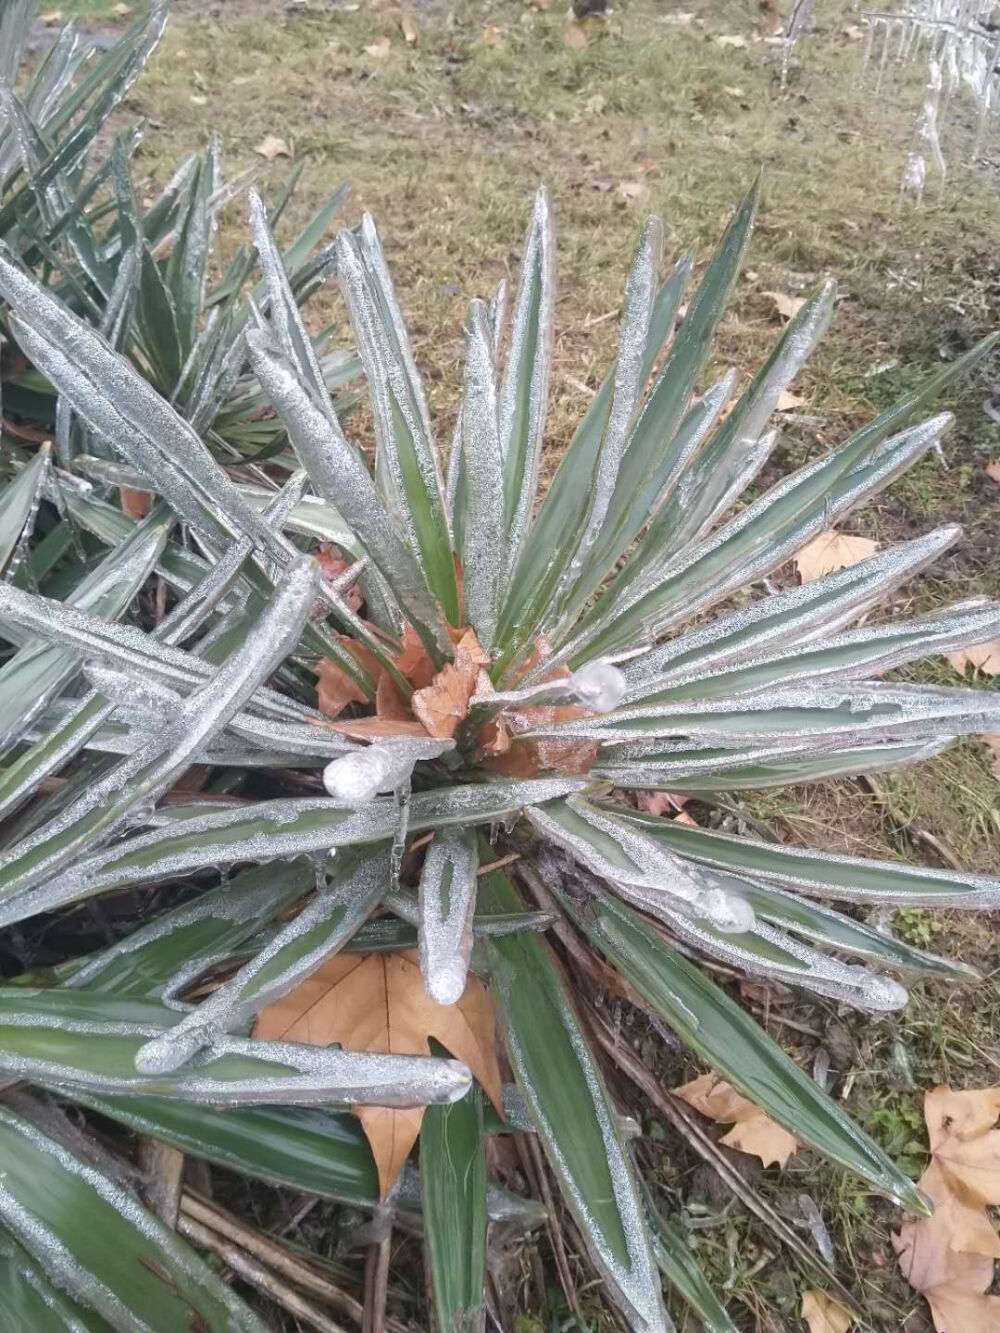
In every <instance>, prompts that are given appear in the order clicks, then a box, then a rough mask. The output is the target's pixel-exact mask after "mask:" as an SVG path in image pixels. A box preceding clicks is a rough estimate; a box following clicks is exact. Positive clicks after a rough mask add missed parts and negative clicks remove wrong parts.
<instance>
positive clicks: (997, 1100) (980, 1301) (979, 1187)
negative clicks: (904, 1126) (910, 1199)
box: [892, 1087, 1000, 1333]
mask: <svg viewBox="0 0 1000 1333" xmlns="http://www.w3.org/2000/svg"><path fill="white" fill-rule="evenodd" d="M998 1114H1000V1088H982V1089H973V1090H970V1091H967V1092H953V1091H952V1090H951V1088H946V1087H938V1088H934V1089H933V1091H931V1092H929V1093H927V1095H926V1096H925V1098H924V1119H925V1121H926V1123H927V1134H928V1139H929V1145H930V1151H931V1162H930V1165H929V1166H928V1168H927V1170H926V1171H925V1172H924V1174H923V1175H922V1176H921V1178H920V1181H919V1187H920V1189H921V1190H922V1191H923V1192H924V1194H926V1195H927V1197H928V1198H929V1199H930V1200H931V1202H932V1203H933V1205H934V1213H933V1215H932V1216H931V1217H922V1218H920V1219H919V1220H917V1221H914V1222H906V1223H904V1224H903V1226H902V1227H901V1228H900V1230H899V1232H898V1233H897V1234H896V1235H894V1236H893V1238H892V1242H893V1246H894V1248H895V1250H896V1255H897V1258H898V1261H899V1266H900V1268H901V1269H902V1271H903V1274H904V1276H905V1277H906V1280H907V1281H908V1282H909V1283H910V1285H911V1286H912V1287H913V1288H914V1289H915V1290H916V1291H919V1292H920V1293H921V1294H922V1295H923V1296H924V1298H925V1300H926V1301H927V1303H928V1305H929V1306H930V1310H931V1316H932V1318H933V1320H934V1327H935V1328H936V1329H937V1330H938V1333H957V1331H958V1330H959V1329H961V1331H962V1333H979V1331H980V1330H983V1331H984V1333H986V1331H987V1330H988V1331H990V1333H995V1330H997V1329H1000V1298H998V1297H996V1296H987V1295H986V1292H987V1291H988V1289H989V1287H990V1286H991V1284H992V1282H993V1261H994V1259H997V1258H1000V1237H998V1236H997V1234H996V1231H995V1230H994V1228H993V1224H992V1222H991V1221H990V1218H989V1216H988V1214H987V1212H986V1207H987V1206H988V1205H993V1204H995V1203H997V1202H1000V1130H998V1129H995V1128H994V1126H995V1125H996V1122H997V1116H998Z"/></svg>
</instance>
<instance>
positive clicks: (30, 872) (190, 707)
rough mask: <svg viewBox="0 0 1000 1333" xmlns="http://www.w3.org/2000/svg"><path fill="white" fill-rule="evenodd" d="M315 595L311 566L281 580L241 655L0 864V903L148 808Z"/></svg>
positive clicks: (236, 702) (285, 646) (263, 674)
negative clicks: (136, 810) (142, 806)
mask: <svg viewBox="0 0 1000 1333" xmlns="http://www.w3.org/2000/svg"><path fill="white" fill-rule="evenodd" d="M315 589H316V564H315V561H313V560H312V559H310V558H308V557H303V558H301V559H300V560H299V561H298V562H297V563H296V564H294V565H293V566H292V567H291V568H290V569H289V571H288V573H287V574H286V575H285V576H284V578H283V579H282V581H281V583H280V584H279V586H278V588H277V589H276V592H275V596H274V598H273V599H272V600H271V602H270V603H269V604H268V605H267V606H266V607H265V609H264V611H263V612H262V614H261V616H260V619H259V620H258V622H257V623H256V624H255V625H254V627H253V628H252V629H251V631H250V633H249V634H248V636H247V638H246V640H245V642H244V644H243V648H242V650H241V651H239V652H237V653H235V654H234V655H233V656H232V657H230V658H229V659H228V661H227V662H226V663H225V664H224V665H223V666H222V667H220V668H219V669H218V671H217V672H216V673H215V675H214V676H213V677H212V678H211V680H210V682H209V684H208V685H206V686H205V687H204V688H203V689H201V690H199V691H196V692H195V693H194V694H192V695H191V696H190V697H189V698H188V699H186V700H185V701H184V703H183V704H182V705H181V707H179V708H178V709H177V710H176V712H175V714H174V716H173V717H172V718H170V719H168V720H166V721H165V725H164V726H163V728H162V730H161V732H160V733H159V734H157V735H156V736H155V737H153V738H152V739H151V740H150V741H149V743H148V744H147V745H145V746H143V747H142V748H141V749H140V750H138V751H137V752H136V753H135V754H134V755H132V756H130V757H129V758H128V759H126V760H124V761H123V762H122V763H121V764H119V765H118V766H117V767H116V768H114V769H113V770H112V771H111V773H109V774H107V775H106V776H104V777H103V778H100V779H98V781H97V782H95V783H94V784H93V785H92V786H91V787H90V788H89V789H88V790H86V791H85V792H84V793H83V794H82V795H81V796H79V797H78V798H77V800H76V801H74V802H72V804H71V805H69V806H68V807H67V808H66V809H64V810H62V811H61V812H60V813H59V814H58V815H56V816H55V818H54V819H52V820H50V821H49V823H47V824H45V825H43V826H42V827H41V828H40V829H38V830H37V831H36V832H34V833H33V834H29V836H28V837H26V838H24V839H22V840H21V841H20V842H19V843H16V844H15V845H14V847H12V848H11V849H10V850H9V851H8V852H6V853H5V854H4V856H3V857H0V895H2V897H3V898H4V899H6V900H9V899H11V898H13V897H16V896H17V895H18V894H21V893H23V892H24V891H25V890H26V889H28V888H30V887H32V886H33V885H36V884H39V883H40V882H42V881H44V880H46V879H49V880H51V877H52V876H53V875H54V874H55V873H56V871H57V870H58V869H60V868H64V867H66V866H67V865H68V864H69V863H70V862H71V861H72V860H74V859H75V857H76V856H78V855H79V853H80V851H81V850H82V849H83V848H85V847H88V848H93V847H94V846H95V845H98V844H99V843H100V842H101V841H106V840H107V839H108V838H109V837H111V836H112V834H113V833H114V832H115V831H116V829H117V828H119V827H120V826H121V824H122V822H123V821H124V819H125V817H126V815H127V814H128V812H129V810H131V809H132V808H133V807H134V806H136V805H138V804H140V803H145V802H150V801H153V802H155V801H156V800H157V798H158V797H159V796H160V795H161V793H162V792H164V791H166V790H168V789H169V787H170V786H171V785H172V784H173V783H174V782H175V781H176V779H177V778H178V777H179V776H180V775H181V774H182V773H183V772H184V771H185V769H186V768H187V767H188V765H189V764H190V763H191V760H192V756H193V755H194V754H197V753H198V751H199V750H200V749H201V748H202V747H203V746H204V745H205V743H206V741H208V740H209V739H210V738H211V737H212V736H213V735H215V733H216V732H217V731H219V730H220V729H221V728H222V727H224V726H225V725H226V723H227V722H228V721H229V720H230V719H231V718H232V716H233V715H234V713H236V712H237V711H238V710H239V709H240V707H241V706H242V705H243V704H244V703H245V702H246V700H247V699H248V698H249V697H250V696H251V695H252V694H253V692H254V690H255V689H257V688H258V687H259V686H260V685H261V684H262V683H263V682H264V681H265V680H266V679H267V678H268V676H270V674H271V672H272V671H273V670H274V668H275V667H276V666H277V665H278V664H279V662H280V661H281V660H282V659H283V657H284V656H285V655H286V653H288V652H289V650H290V649H291V648H292V647H293V646H294V645H295V644H296V643H297V642H298V636H299V634H300V633H301V631H302V626H303V625H304V623H305V619H306V615H307V614H308V612H309V609H310V607H311V604H312V599H313V597H314V596H315Z"/></svg>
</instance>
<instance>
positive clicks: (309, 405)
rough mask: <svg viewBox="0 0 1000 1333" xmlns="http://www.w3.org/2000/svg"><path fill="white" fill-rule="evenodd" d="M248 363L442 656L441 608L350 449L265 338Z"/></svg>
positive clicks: (253, 345) (322, 490) (326, 489)
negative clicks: (435, 601)
mask: <svg viewBox="0 0 1000 1333" xmlns="http://www.w3.org/2000/svg"><path fill="white" fill-rule="evenodd" d="M247 346H248V348H249V351H250V360H251V363H252V365H253V368H254V371H255V373H256V375H257V378H258V379H259V380H260V383H261V386H262V388H263V390H264V392H265V393H266V394H267V397H268V399H269V401H270V402H271V404H272V405H273V406H274V408H275V409H276V410H277V411H278V412H279V413H280V414H281V418H282V420H283V422H284V424H285V426H286V428H287V430H288V435H289V439H290V440H291V442H292V446H293V448H294V449H295V452H296V455H297V456H298V458H299V460H300V461H301V463H302V465H303V467H304V468H305V469H306V471H307V472H308V473H309V476H310V477H311V478H312V482H313V485H314V486H315V487H316V490H317V491H318V492H319V494H320V495H322V496H323V498H324V499H326V500H329V501H330V503H331V504H335V505H336V506H337V509H338V510H339V511H340V513H341V514H343V516H344V519H345V521H346V522H347V523H348V524H349V525H350V527H351V528H352V530H353V531H354V532H355V533H356V534H357V538H358V541H359V542H360V544H361V545H362V546H363V547H364V550H365V551H366V553H367V554H368V555H369V556H370V558H371V560H372V563H373V564H374V565H375V566H376V568H377V569H378V570H379V571H380V573H381V574H382V575H383V577H384V578H385V579H386V581H387V582H388V584H389V586H390V587H391V588H392V590H393V593H394V594H395V596H396V597H397V598H398V600H399V602H400V604H401V605H402V606H403V607H404V608H406V609H407V610H408V612H409V613H410V615H411V617H412V618H413V619H414V622H415V624H416V626H417V628H418V629H420V628H421V626H423V632H422V637H425V642H426V641H427V637H429V639H430V642H429V645H428V646H429V647H433V648H434V650H435V651H443V650H444V648H445V644H446V641H447V634H446V631H445V629H444V626H443V623H442V620H441V614H440V610H439V608H437V607H436V606H435V604H434V601H433V599H432V598H431V595H430V592H429V590H428V588H427V583H426V580H425V578H424V575H423V573H422V571H421V569H420V566H419V564H418V563H417V561H416V559H415V557H414V554H413V551H412V549H411V548H410V547H409V546H408V545H407V543H406V542H405V541H404V540H403V538H402V537H401V536H400V534H399V532H398V531H397V529H396V526H395V523H394V522H393V520H392V518H391V517H390V515H389V513H388V512H387V510H386V508H385V505H384V504H383V503H382V500H381V499H380V497H379V495H378V492H377V491H376V489H375V483H374V481H373V480H372V477H371V474H370V473H369V471H368V469H367V467H366V466H365V465H364V463H363V462H362V461H361V459H360V458H358V456H357V454H356V453H355V451H354V450H353V449H352V448H351V446H350V445H349V444H348V442H347V439H346V438H345V436H344V434H343V432H342V431H341V429H340V426H339V425H338V424H337V422H336V421H335V420H334V421H332V422H331V421H329V420H327V418H326V417H325V416H324V415H323V413H322V412H320V411H319V409H318V408H317V407H315V406H314V404H313V402H312V398H311V397H310V395H309V393H308V391H307V389H306V388H305V386H303V385H302V384H301V382H300V381H299V379H298V378H297V376H296V374H295V372H294V370H293V368H292V366H291V365H290V364H289V363H288V361H287V360H286V359H285V358H284V357H283V356H282V354H281V353H280V351H279V350H278V349H277V348H276V347H275V346H274V345H273V343H272V342H271V340H270V337H269V336H268V334H267V333H265V332H263V331H261V330H259V329H251V330H250V332H249V333H248V334H247Z"/></svg>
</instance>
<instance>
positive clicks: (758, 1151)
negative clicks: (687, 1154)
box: [673, 1074, 801, 1166]
mask: <svg viewBox="0 0 1000 1333" xmlns="http://www.w3.org/2000/svg"><path fill="white" fill-rule="evenodd" d="M673 1092H674V1096H675V1097H680V1098H682V1099H683V1100H684V1101H686V1102H687V1104H688V1105H689V1106H693V1107H694V1109H695V1110H696V1111H700V1112H701V1113H702V1115H706V1116H708V1118H709V1120H714V1121H715V1123H716V1124H717V1125H732V1126H733V1128H732V1129H731V1130H730V1131H729V1133H728V1134H726V1135H724V1136H723V1138H722V1140H721V1141H722V1142H723V1143H724V1144H726V1146H727V1147H729V1148H738V1149H739V1150H740V1152H745V1153H752V1154H753V1155H754V1156H755V1157H759V1158H760V1160H761V1161H762V1162H763V1163H764V1165H765V1166H770V1165H771V1164H772V1162H777V1164H778V1166H784V1165H785V1163H786V1162H787V1161H788V1159H789V1157H791V1155H792V1154H793V1153H794V1152H798V1150H799V1147H800V1146H801V1145H800V1144H799V1141H798V1139H796V1138H795V1137H794V1136H793V1135H792V1134H789V1132H788V1130H787V1129H783V1128H782V1126H781V1125H779V1124H777V1123H776V1122H775V1121H774V1120H772V1119H771V1117H770V1116H769V1115H768V1114H767V1112H766V1111H762V1110H761V1109H760V1107H759V1106H755V1105H754V1104H753V1102H751V1101H749V1100H748V1099H747V1098H746V1097H744V1096H743V1095H742V1093H739V1092H737V1091H736V1089H735V1088H734V1087H732V1086H731V1085H730V1084H729V1083H726V1082H725V1081H724V1080H723V1079H720V1078H719V1077H717V1075H715V1074H702V1076H701V1077H700V1078H696V1079H694V1080H693V1081H692V1082H690V1083H685V1084H684V1085H683V1087H680V1088H674V1090H673Z"/></svg>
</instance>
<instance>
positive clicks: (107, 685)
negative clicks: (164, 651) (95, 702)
mask: <svg viewBox="0 0 1000 1333" xmlns="http://www.w3.org/2000/svg"><path fill="white" fill-rule="evenodd" d="M83 670H84V675H85V676H86V677H87V680H88V681H89V682H90V685H91V688H92V689H94V690H96V691H97V693H98V694H103V695H104V697H105V699H110V700H111V701H112V702H113V703H116V704H119V705H122V704H124V705H125V706H126V707H127V708H133V709H136V710H137V711H138V712H140V713H148V714H149V715H150V716H151V717H154V718H156V717H163V716H164V715H169V713H171V712H172V711H173V710H174V709H175V708H177V706H178V705H179V704H180V702H181V696H180V695H179V694H178V693H177V691H176V690H172V689H170V687H169V686H167V685H160V684H158V683H157V682H156V681H155V680H136V679H135V678H134V677H132V676H128V675H126V674H125V672H124V671H116V670H115V668H114V667H106V666H103V665H102V664H101V663H100V662H85V663H84V668H83Z"/></svg>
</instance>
